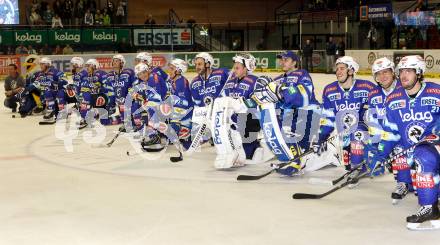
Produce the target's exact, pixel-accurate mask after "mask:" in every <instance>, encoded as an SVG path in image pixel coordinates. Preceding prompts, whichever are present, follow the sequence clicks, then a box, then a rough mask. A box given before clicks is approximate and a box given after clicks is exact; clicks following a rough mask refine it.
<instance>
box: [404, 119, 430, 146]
mask: <svg viewBox="0 0 440 245" xmlns="http://www.w3.org/2000/svg"><path fill="white" fill-rule="evenodd" d="M425 128H426V127H425V125H424V124H423V123H419V122H413V123H410V124H409V125H408V126H407V127H406V137H407V140H408V141H409V142H412V143H414V144H415V143H418V142H419V141H420V138H421V137H422V135H423V133H424V132H425Z"/></svg>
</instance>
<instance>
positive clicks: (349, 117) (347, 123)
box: [342, 113, 357, 129]
mask: <svg viewBox="0 0 440 245" xmlns="http://www.w3.org/2000/svg"><path fill="white" fill-rule="evenodd" d="M342 120H343V121H342V122H343V123H344V128H345V129H349V128H351V127H352V126H354V125H356V123H357V117H356V116H355V115H353V114H352V113H346V114H345V115H344V116H343V117H342Z"/></svg>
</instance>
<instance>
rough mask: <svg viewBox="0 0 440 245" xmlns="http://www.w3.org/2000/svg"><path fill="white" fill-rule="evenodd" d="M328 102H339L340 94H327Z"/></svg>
mask: <svg viewBox="0 0 440 245" xmlns="http://www.w3.org/2000/svg"><path fill="white" fill-rule="evenodd" d="M327 98H328V100H330V101H335V100H340V99H341V93H333V94H329V95H328V96H327Z"/></svg>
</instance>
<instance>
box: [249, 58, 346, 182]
mask: <svg viewBox="0 0 440 245" xmlns="http://www.w3.org/2000/svg"><path fill="white" fill-rule="evenodd" d="M278 58H279V62H280V65H281V67H282V68H283V71H284V72H285V73H284V74H282V75H280V76H278V77H277V78H276V80H275V81H273V80H272V79H270V78H269V77H260V78H259V79H258V80H257V85H256V88H255V91H254V94H253V96H252V99H253V100H254V101H255V102H256V103H257V104H259V105H260V110H261V116H260V123H261V125H262V128H263V133H264V138H265V141H266V144H267V145H268V147H269V148H270V149H271V150H272V152H273V153H274V154H275V155H276V157H277V158H278V160H279V161H281V162H290V163H289V164H287V165H285V166H284V167H283V168H281V169H277V172H279V173H281V174H284V175H287V176H292V175H296V174H299V173H302V172H303V171H300V170H301V169H303V168H304V169H305V170H306V171H307V170H310V171H313V170H316V169H319V168H322V167H324V166H326V165H328V164H332V163H333V164H339V161H338V159H337V158H336V157H334V154H336V152H335V151H333V148H331V146H330V149H331V150H330V151H328V153H326V154H323V155H322V157H320V156H314V157H319V158H320V159H322V160H316V159H310V160H308V159H307V158H303V159H297V160H295V161H292V160H293V159H295V158H298V156H299V155H301V154H302V153H303V152H305V151H307V150H309V149H310V142H311V139H312V136H313V135H312V134H313V133H314V132H317V131H318V128H319V103H318V102H317V100H316V99H315V94H314V93H315V92H314V86H313V82H312V79H311V77H310V75H309V74H308V72H307V71H305V70H302V69H298V68H297V64H298V62H299V57H298V56H297V55H296V54H295V53H294V52H293V51H285V52H283V53H282V54H281V55H279V56H278ZM278 112H279V114H278ZM314 122H315V123H314ZM330 152H332V153H330ZM324 156H325V157H327V158H324ZM309 157H312V156H310V155H309ZM306 163H307V164H306Z"/></svg>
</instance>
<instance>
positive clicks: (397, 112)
mask: <svg viewBox="0 0 440 245" xmlns="http://www.w3.org/2000/svg"><path fill="white" fill-rule="evenodd" d="M425 70H426V63H425V61H424V60H423V58H422V57H420V56H418V55H410V56H405V57H403V58H402V59H401V60H400V62H399V64H398V65H397V68H396V73H397V74H398V75H399V78H400V82H401V84H402V86H401V87H398V88H396V89H395V90H394V91H393V92H392V93H391V94H389V95H388V97H387V99H386V102H385V115H386V118H385V119H384V122H383V129H382V130H383V132H382V134H381V139H380V142H379V145H378V150H377V152H376V153H375V154H374V156H372V157H371V158H370V159H369V163H368V165H369V166H370V167H369V168H370V169H373V168H374V166H376V165H379V164H380V163H381V162H384V159H386V157H387V156H388V155H389V154H390V153H391V152H392V151H393V150H396V147H397V146H399V147H402V148H403V149H408V148H410V147H411V146H413V145H415V144H417V143H418V142H419V141H420V140H421V139H422V136H423V135H424V134H428V133H429V132H431V131H432V128H433V127H434V125H435V123H436V122H437V121H438V120H439V119H440V103H438V102H439V101H440V93H439V91H440V85H438V84H436V83H432V82H426V81H424V77H423V75H424V73H425ZM434 160H435V159H433V160H432V161H434ZM412 168H414V161H413V154H412V153H411V152H410V153H408V154H407V161H405V162H403V163H401V164H400V166H399V169H398V170H399V171H398V175H397V180H398V186H397V188H396V190H395V191H394V192H393V193H392V199H393V203H394V204H395V203H396V202H398V201H399V200H402V199H403V198H404V197H405V196H406V195H407V193H408V192H411V191H414V189H413V184H412V179H413V178H414V177H415V176H414V174H415V172H414V170H413V169H412ZM416 187H417V185H416Z"/></svg>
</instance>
